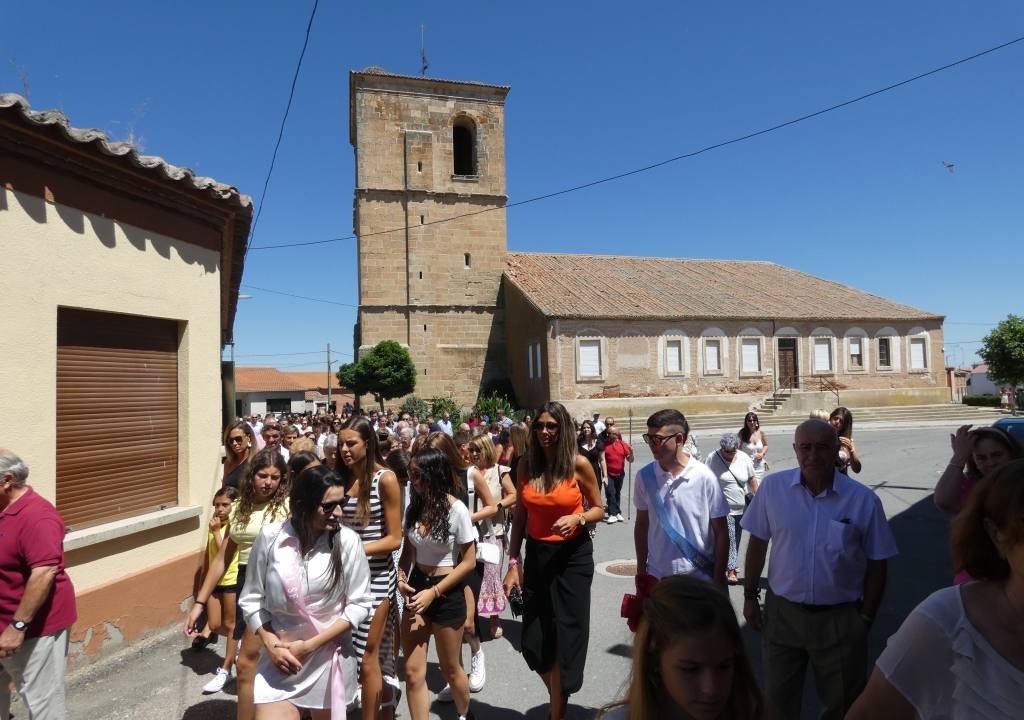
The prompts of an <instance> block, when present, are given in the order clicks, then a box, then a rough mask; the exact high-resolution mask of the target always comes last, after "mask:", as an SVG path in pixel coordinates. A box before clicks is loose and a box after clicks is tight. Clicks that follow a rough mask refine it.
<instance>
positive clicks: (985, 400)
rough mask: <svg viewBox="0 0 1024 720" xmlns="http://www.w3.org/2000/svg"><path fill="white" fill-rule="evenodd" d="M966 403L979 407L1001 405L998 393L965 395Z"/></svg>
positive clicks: (964, 402)
mask: <svg viewBox="0 0 1024 720" xmlns="http://www.w3.org/2000/svg"><path fill="white" fill-rule="evenodd" d="M962 402H963V404H964V405H975V406H978V407H999V396H998V395H964V399H963V401H962Z"/></svg>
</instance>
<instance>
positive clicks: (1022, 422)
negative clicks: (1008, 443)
mask: <svg viewBox="0 0 1024 720" xmlns="http://www.w3.org/2000/svg"><path fill="white" fill-rule="evenodd" d="M992 425H993V427H998V428H1002V429H1003V430H1005V431H1006V432H1008V433H1010V434H1011V435H1013V436H1014V437H1015V438H1017V440H1019V441H1020V442H1021V443H1024V417H1015V418H1000V419H999V420H996V421H995V422H994V423H992Z"/></svg>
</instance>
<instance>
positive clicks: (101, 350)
mask: <svg viewBox="0 0 1024 720" xmlns="http://www.w3.org/2000/svg"><path fill="white" fill-rule="evenodd" d="M177 501H178V324H177V323H176V322H174V321H172V320H161V319H156V318H147V317H140V316H137V315H115V314H112V313H102V312H95V311H91V310H77V309H73V308H60V309H59V310H58V313H57V509H58V510H59V511H60V513H61V515H63V517H64V521H65V522H66V523H67V525H68V526H69V528H72V529H81V528H83V527H87V526H89V525H96V524H99V523H102V522H107V521H110V520H115V519H118V518H123V517H129V516H132V515H139V514H142V513H145V512H150V511H152V510H158V509H160V508H161V507H167V506H171V505H176V504H177Z"/></svg>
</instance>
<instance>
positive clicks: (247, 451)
mask: <svg viewBox="0 0 1024 720" xmlns="http://www.w3.org/2000/svg"><path fill="white" fill-rule="evenodd" d="M255 451H256V433H255V432H253V429H252V427H250V426H249V423H247V422H246V421H245V420H238V421H236V422H233V423H231V424H230V425H228V426H227V428H226V429H225V430H224V479H223V482H221V485H222V486H223V487H233V488H234V489H235V490H237V489H238V486H239V484H240V483H241V482H242V474H243V473H244V472H245V463H246V462H248V460H249V456H250V455H251V454H252V453H253V452H255Z"/></svg>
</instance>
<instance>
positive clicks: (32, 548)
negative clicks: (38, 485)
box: [0, 449, 78, 720]
mask: <svg viewBox="0 0 1024 720" xmlns="http://www.w3.org/2000/svg"><path fill="white" fill-rule="evenodd" d="M27 480H28V466H27V465H26V464H25V463H24V462H23V461H22V460H21V458H19V457H18V456H17V455H15V454H14V453H13V452H11V451H10V450H4V449H0V627H2V628H3V630H2V631H0V718H4V720H6V718H7V717H9V715H10V709H11V690H10V687H11V684H12V683H13V684H14V687H15V688H16V689H17V691H18V695H20V696H21V700H22V702H23V703H24V704H25V707H26V709H27V715H28V717H30V718H32V720H64V718H65V716H66V712H67V711H66V708H65V692H64V673H65V670H66V667H67V654H68V636H69V632H70V629H71V626H72V625H73V624H74V623H75V620H77V619H78V614H77V611H76V609H75V588H74V587H73V586H72V584H71V579H70V578H69V577H68V576H67V573H66V572H65V571H64V534H65V527H64V520H63V519H62V518H61V516H60V514H58V513H57V510H56V509H55V508H54V507H53V505H52V504H51V503H50V502H49V501H47V500H46V499H44V498H43V497H41V496H39V495H38V494H36V492H35V490H33V489H32V487H31V486H29V485H27V484H26V481H27ZM19 715H20V713H19Z"/></svg>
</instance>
